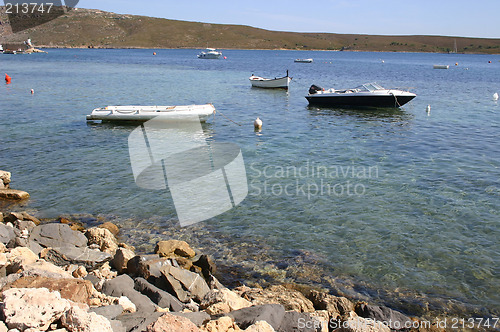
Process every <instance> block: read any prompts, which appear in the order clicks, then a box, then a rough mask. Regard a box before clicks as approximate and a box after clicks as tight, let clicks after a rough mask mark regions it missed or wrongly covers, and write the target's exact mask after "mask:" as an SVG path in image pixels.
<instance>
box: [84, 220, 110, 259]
mask: <svg viewBox="0 0 500 332" xmlns="http://www.w3.org/2000/svg"><path fill="white" fill-rule="evenodd" d="M85 236H86V237H87V239H88V240H89V241H88V244H89V245H92V244H97V245H98V246H99V250H101V251H103V252H107V253H109V254H111V255H114V254H115V252H116V249H118V241H117V240H116V238H115V236H114V235H113V233H111V232H110V231H109V230H108V229H106V228H99V227H93V228H89V229H87V231H86V232H85Z"/></svg>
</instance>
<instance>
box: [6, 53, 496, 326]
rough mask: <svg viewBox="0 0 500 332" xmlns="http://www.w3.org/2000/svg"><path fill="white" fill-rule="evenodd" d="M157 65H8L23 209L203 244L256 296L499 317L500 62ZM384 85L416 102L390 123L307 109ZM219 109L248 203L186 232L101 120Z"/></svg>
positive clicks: (53, 56) (16, 183)
mask: <svg viewBox="0 0 500 332" xmlns="http://www.w3.org/2000/svg"><path fill="white" fill-rule="evenodd" d="M152 52H153V51H152V50H49V53H48V54H33V55H17V56H9V55H3V56H1V57H0V67H1V70H2V71H1V73H4V72H5V73H8V74H9V75H10V76H11V77H12V84H10V85H5V84H3V85H2V86H1V89H0V118H1V119H2V120H1V121H0V156H1V158H0V169H3V170H8V171H11V172H12V173H13V187H15V188H19V189H22V190H26V191H28V192H30V194H31V197H32V198H31V200H30V201H29V203H28V204H27V206H23V207H22V208H23V209H32V210H35V211H36V213H37V214H38V215H40V216H48V217H55V216H57V215H59V214H64V213H66V214H73V215H75V214H81V215H86V214H88V215H93V216H96V215H100V216H107V217H112V218H115V221H116V222H117V223H118V224H120V226H122V228H123V230H124V233H125V234H124V236H128V237H129V238H130V239H131V240H132V241H133V240H135V241H136V244H137V245H138V246H141V245H143V246H145V248H147V247H148V246H152V245H153V244H154V242H155V241H156V240H157V239H158V238H161V237H162V236H166V235H167V234H170V232H171V231H172V229H174V228H175V229H176V230H178V231H179V232H189V236H188V237H189V239H188V240H191V241H192V242H194V243H198V244H199V246H200V247H203V250H204V251H206V252H207V251H208V252H209V253H210V254H212V255H213V256H214V257H216V261H219V262H227V264H234V265H235V266H236V265H238V266H239V267H241V269H242V270H245V271H247V274H245V275H246V276H248V278H254V279H255V280H256V282H260V281H263V280H269V279H275V280H279V281H296V282H302V283H307V282H309V283H311V284H314V285H320V286H323V287H326V288H328V289H331V290H332V291H333V292H336V293H339V294H345V295H349V296H353V297H355V298H361V299H368V300H372V301H379V302H383V303H386V304H390V305H393V306H395V307H398V308H401V309H403V310H408V311H412V310H414V309H415V308H414V307H412V306H413V305H416V306H419V307H422V306H426V305H428V306H429V309H430V310H437V311H438V312H456V313H463V314H464V315H465V314H468V315H486V316H488V315H493V316H495V315H496V316H498V315H499V313H500V295H499V294H500V291H499V285H500V264H499V257H500V241H499V240H498V239H499V236H500V218H499V214H500V204H499V203H500V183H499V181H500V145H499V144H498V132H499V128H500V106H499V104H498V103H499V102H496V101H493V98H492V95H493V93H495V92H500V62H499V61H500V56H499V55H461V54H452V55H451V54H420V53H370V52H320V51H311V52H308V51H302V52H297V51H238V50H226V51H224V52H223V53H224V55H225V56H227V59H226V60H199V59H197V58H196V53H197V51H196V50H157V51H156V52H157V55H156V56H153V55H152ZM295 58H313V59H314V62H313V63H311V64H304V63H294V62H293V59H295ZM489 61H491V63H489ZM455 63H458V65H457V66H455ZM434 64H448V65H450V69H448V70H434V69H433V68H432V66H433V65H434ZM287 69H288V70H289V71H290V75H291V76H292V77H293V81H292V83H291V87H290V90H289V91H288V92H285V91H268V90H259V89H255V88H251V87H250V84H249V82H248V77H249V76H250V74H252V73H254V74H256V75H260V76H280V75H284V73H285V71H286V70H287ZM370 81H376V82H378V83H379V84H381V85H382V86H385V87H406V88H411V91H412V92H415V93H416V94H417V98H416V99H414V100H413V101H411V102H410V103H409V104H407V105H406V106H404V107H403V108H402V109H398V110H384V111H374V110H363V111H358V110H342V109H328V108H316V107H309V106H308V104H307V101H306V99H305V98H304V96H305V94H306V93H307V90H308V88H309V86H310V85H311V84H313V83H314V84H318V85H320V86H323V87H325V88H331V87H332V88H338V89H340V88H349V87H354V86H356V85H358V84H360V83H365V82H370ZM30 89H34V91H35V93H34V94H33V95H31V94H30ZM207 102H212V103H213V104H214V105H215V107H216V108H217V110H218V111H220V112H221V113H222V114H223V115H224V116H226V117H227V118H230V119H231V120H233V121H234V122H237V123H239V124H242V125H241V126H238V125H236V124H235V123H233V122H231V121H229V120H227V119H226V118H225V117H223V116H221V115H217V116H216V117H215V119H211V120H210V121H209V122H208V123H207V124H206V125H204V126H203V130H204V131H205V134H206V135H207V136H208V137H209V140H210V141H213V142H233V143H236V144H238V145H239V146H240V147H241V149H242V152H243V157H244V160H245V165H246V169H247V176H248V182H249V195H248V196H247V198H246V199H245V200H244V201H243V203H242V204H240V205H239V206H237V207H236V208H235V209H233V210H230V211H228V212H226V213H224V214H222V215H220V216H217V217H215V218H212V219H210V220H207V221H205V222H203V223H200V224H198V225H195V226H193V227H192V228H188V229H182V230H181V229H179V228H178V227H177V226H173V225H174V224H175V221H176V218H177V217H176V212H175V209H174V205H173V202H172V198H171V196H170V193H169V192H168V191H164V192H162V191H154V190H146V189H141V188H139V187H137V186H136V185H135V183H134V178H133V175H132V170H131V166H130V161H129V155H128V146H127V138H128V135H129V134H130V132H131V131H132V130H133V129H134V127H133V126H119V125H90V124H87V123H86V121H85V115H86V114H89V113H90V111H91V110H92V109H93V108H95V107H98V106H106V105H114V104H122V105H126V104H144V105H161V104H163V105H169V104H180V105H182V104H192V103H198V104H202V103H207ZM427 105H431V112H430V114H427V113H426V107H427ZM256 117H260V118H262V119H263V121H264V126H263V130H262V132H260V133H256V132H254V130H253V125H252V123H253V120H254V119H255V118H256ZM286 188H288V189H287V190H285V189H286ZM328 188H330V189H328ZM332 188H333V189H332ZM329 190H330V191H329ZM193 208H196V203H195V202H194V203H193ZM231 246H234V248H237V249H236V250H233V253H229V252H228V251H224V248H228V249H231V248H230V247H231ZM244 248H252V249H250V250H245V249H244ZM252 251H255V252H258V253H259V254H260V256H259V257H253V256H252V254H251V253H252ZM264 257H265V259H264ZM424 311H425V310H424Z"/></svg>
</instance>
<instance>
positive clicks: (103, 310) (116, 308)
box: [89, 304, 123, 320]
mask: <svg viewBox="0 0 500 332" xmlns="http://www.w3.org/2000/svg"><path fill="white" fill-rule="evenodd" d="M89 311H91V312H95V313H96V314H98V315H100V316H103V317H106V318H107V319H109V320H111V319H115V318H116V317H118V316H119V315H121V314H122V313H123V307H122V306H121V305H119V304H112V305H105V306H102V307H93V308H90V309H89Z"/></svg>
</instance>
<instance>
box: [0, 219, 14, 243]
mask: <svg viewBox="0 0 500 332" xmlns="http://www.w3.org/2000/svg"><path fill="white" fill-rule="evenodd" d="M16 236H17V234H16V232H15V230H14V228H13V227H10V226H7V225H5V224H0V242H1V243H3V244H4V245H6V246H7V247H11V246H12V245H13V244H14V241H15V239H16Z"/></svg>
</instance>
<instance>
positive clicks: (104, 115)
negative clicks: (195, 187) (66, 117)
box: [87, 104, 215, 122]
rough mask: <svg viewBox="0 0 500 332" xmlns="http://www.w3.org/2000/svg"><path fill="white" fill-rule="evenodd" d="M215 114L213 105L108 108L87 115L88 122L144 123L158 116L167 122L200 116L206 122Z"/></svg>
mask: <svg viewBox="0 0 500 332" xmlns="http://www.w3.org/2000/svg"><path fill="white" fill-rule="evenodd" d="M214 113H215V107H214V105H212V104H205V105H187V106H106V107H101V108H96V109H94V110H92V113H90V114H89V115H87V121H95V120H101V121H104V122H113V121H117V122H120V121H137V122H144V121H148V120H151V119H153V118H155V117H158V116H161V117H162V118H164V119H165V120H175V121H182V119H192V117H193V115H198V116H199V118H200V121H201V122H206V121H207V118H208V117H209V116H210V115H212V114H214Z"/></svg>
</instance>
